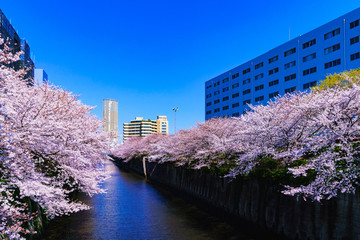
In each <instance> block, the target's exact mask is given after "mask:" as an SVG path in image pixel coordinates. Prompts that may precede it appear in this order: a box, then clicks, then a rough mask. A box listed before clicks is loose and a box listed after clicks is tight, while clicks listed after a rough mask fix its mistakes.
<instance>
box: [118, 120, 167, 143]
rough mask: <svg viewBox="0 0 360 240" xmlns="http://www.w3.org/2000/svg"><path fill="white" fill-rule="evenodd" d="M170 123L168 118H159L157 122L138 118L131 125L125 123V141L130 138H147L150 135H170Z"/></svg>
mask: <svg viewBox="0 0 360 240" xmlns="http://www.w3.org/2000/svg"><path fill="white" fill-rule="evenodd" d="M168 125H169V123H168V120H167V117H166V116H157V120H150V119H143V118H142V117H136V118H135V120H132V121H131V122H129V123H124V125H123V128H124V141H125V140H126V139H128V138H130V137H134V136H140V137H146V136H148V135H150V134H154V133H161V134H164V135H168V129H169V127H168Z"/></svg>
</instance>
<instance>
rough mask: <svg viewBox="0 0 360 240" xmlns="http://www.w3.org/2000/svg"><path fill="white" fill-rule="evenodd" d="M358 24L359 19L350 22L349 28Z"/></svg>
mask: <svg viewBox="0 0 360 240" xmlns="http://www.w3.org/2000/svg"><path fill="white" fill-rule="evenodd" d="M357 26H359V19H358V20H355V21H353V22H351V23H350V29H353V28H354V27H357Z"/></svg>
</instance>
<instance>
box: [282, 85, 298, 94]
mask: <svg viewBox="0 0 360 240" xmlns="http://www.w3.org/2000/svg"><path fill="white" fill-rule="evenodd" d="M295 91H296V87H291V88H287V89H285V94H286V93H292V92H295Z"/></svg>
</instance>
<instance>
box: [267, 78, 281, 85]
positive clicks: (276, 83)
mask: <svg viewBox="0 0 360 240" xmlns="http://www.w3.org/2000/svg"><path fill="white" fill-rule="evenodd" d="M278 84H279V79H276V80H274V81H271V82H269V87H272V86H274V85H278Z"/></svg>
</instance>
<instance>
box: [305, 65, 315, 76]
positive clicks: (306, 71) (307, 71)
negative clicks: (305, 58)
mask: <svg viewBox="0 0 360 240" xmlns="http://www.w3.org/2000/svg"><path fill="white" fill-rule="evenodd" d="M315 72H316V67H312V68H309V69H305V70H304V71H303V76H306V75H309V74H312V73H315Z"/></svg>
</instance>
